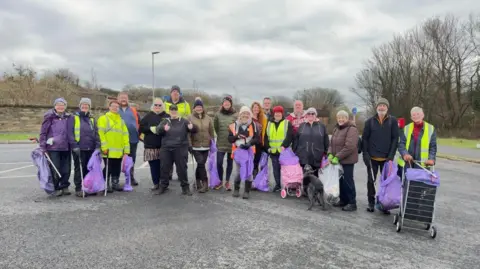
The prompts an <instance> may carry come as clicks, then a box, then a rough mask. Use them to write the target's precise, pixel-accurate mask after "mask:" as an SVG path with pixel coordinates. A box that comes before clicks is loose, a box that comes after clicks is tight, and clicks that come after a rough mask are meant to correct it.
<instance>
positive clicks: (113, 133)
mask: <svg viewBox="0 0 480 269" xmlns="http://www.w3.org/2000/svg"><path fill="white" fill-rule="evenodd" d="M97 126H98V136H99V137H100V143H101V149H102V152H103V151H105V150H108V156H106V155H103V157H107V158H112V159H120V158H122V157H123V154H130V141H129V137H128V129H127V125H126V124H125V122H124V121H123V120H122V117H121V116H120V114H118V113H112V112H107V113H106V114H105V115H103V116H101V117H100V118H98V121H97Z"/></svg>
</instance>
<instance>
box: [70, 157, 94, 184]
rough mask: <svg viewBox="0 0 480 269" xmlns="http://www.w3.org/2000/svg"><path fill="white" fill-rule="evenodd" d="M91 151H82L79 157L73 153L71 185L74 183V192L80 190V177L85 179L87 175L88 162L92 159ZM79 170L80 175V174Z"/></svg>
mask: <svg viewBox="0 0 480 269" xmlns="http://www.w3.org/2000/svg"><path fill="white" fill-rule="evenodd" d="M92 154H93V150H82V151H80V156H78V155H77V154H75V153H73V154H72V156H73V170H74V174H73V183H75V191H81V190H82V176H83V177H85V176H86V175H87V173H88V169H87V166H88V161H90V158H91V157H92ZM80 169H82V170H81V172H82V173H80Z"/></svg>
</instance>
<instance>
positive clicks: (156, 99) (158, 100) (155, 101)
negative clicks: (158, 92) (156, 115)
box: [150, 97, 164, 111]
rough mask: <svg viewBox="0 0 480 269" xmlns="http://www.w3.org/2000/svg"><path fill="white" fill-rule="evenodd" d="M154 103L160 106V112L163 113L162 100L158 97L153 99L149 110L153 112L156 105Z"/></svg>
mask: <svg viewBox="0 0 480 269" xmlns="http://www.w3.org/2000/svg"><path fill="white" fill-rule="evenodd" d="M156 103H160V104H162V107H161V108H160V110H162V111H164V107H163V100H162V98H158V97H156V98H155V99H153V102H152V105H151V106H150V110H152V111H153V107H154V104H156Z"/></svg>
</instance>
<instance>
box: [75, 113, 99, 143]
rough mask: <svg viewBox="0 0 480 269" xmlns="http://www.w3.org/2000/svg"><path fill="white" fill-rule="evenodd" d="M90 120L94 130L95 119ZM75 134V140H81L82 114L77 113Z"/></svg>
mask: <svg viewBox="0 0 480 269" xmlns="http://www.w3.org/2000/svg"><path fill="white" fill-rule="evenodd" d="M90 121H91V122H92V125H91V128H92V130H93V126H95V125H94V119H93V118H90ZM73 134H74V135H75V141H77V142H78V141H80V116H78V115H75V124H74V125H73Z"/></svg>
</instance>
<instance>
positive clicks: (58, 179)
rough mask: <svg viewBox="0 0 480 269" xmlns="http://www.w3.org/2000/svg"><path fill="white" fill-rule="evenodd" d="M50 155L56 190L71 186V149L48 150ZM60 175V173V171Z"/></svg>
mask: <svg viewBox="0 0 480 269" xmlns="http://www.w3.org/2000/svg"><path fill="white" fill-rule="evenodd" d="M48 156H49V157H50V160H52V163H53V166H55V167H53V166H52V164H50V171H51V174H52V178H53V185H54V186H55V190H62V189H65V188H68V187H69V186H70V182H69V179H70V171H71V169H72V153H71V151H54V150H51V151H48ZM57 171H58V173H60V175H58V173H57Z"/></svg>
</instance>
